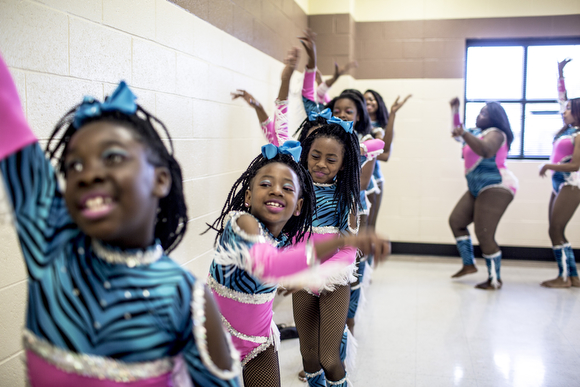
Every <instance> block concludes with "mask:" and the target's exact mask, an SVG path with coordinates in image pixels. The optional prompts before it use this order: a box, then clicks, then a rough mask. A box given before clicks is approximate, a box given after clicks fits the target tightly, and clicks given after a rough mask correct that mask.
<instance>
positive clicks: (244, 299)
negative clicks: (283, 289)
mask: <svg viewBox="0 0 580 387" xmlns="http://www.w3.org/2000/svg"><path fill="white" fill-rule="evenodd" d="M207 284H208V286H209V287H210V288H211V289H212V290H213V291H214V292H216V293H217V294H219V295H220V296H222V297H225V298H229V299H230V300H235V301H238V302H241V303H242V304H254V305H260V304H265V303H267V302H269V301H272V300H273V299H274V297H275V296H276V292H271V293H262V294H248V293H242V292H238V291H235V290H233V289H230V288H228V287H226V286H224V285H222V284H220V283H218V282H217V281H216V280H215V278H213V277H212V276H208V277H207Z"/></svg>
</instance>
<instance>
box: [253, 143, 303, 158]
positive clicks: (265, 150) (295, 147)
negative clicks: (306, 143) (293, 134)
mask: <svg viewBox="0 0 580 387" xmlns="http://www.w3.org/2000/svg"><path fill="white" fill-rule="evenodd" d="M278 153H280V154H285V155H290V156H292V158H293V159H294V161H296V162H297V163H298V162H300V154H301V153H302V146H301V145H300V143H299V142H298V141H294V140H289V141H286V142H285V143H284V144H282V145H281V146H276V145H273V144H266V145H264V146H263V147H262V155H263V156H264V157H265V158H267V159H268V160H271V159H273V158H274V157H276V155H277V154H278Z"/></svg>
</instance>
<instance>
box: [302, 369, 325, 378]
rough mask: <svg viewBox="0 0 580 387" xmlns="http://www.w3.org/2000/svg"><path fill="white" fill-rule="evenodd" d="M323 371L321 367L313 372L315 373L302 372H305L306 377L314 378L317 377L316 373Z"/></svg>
mask: <svg viewBox="0 0 580 387" xmlns="http://www.w3.org/2000/svg"><path fill="white" fill-rule="evenodd" d="M323 372H324V370H323V369H322V368H321V369H320V371H318V372H315V373H313V374H309V373H308V372H304V373H305V374H306V377H307V378H315V377H317V376H318V375H320V374H322V373H323Z"/></svg>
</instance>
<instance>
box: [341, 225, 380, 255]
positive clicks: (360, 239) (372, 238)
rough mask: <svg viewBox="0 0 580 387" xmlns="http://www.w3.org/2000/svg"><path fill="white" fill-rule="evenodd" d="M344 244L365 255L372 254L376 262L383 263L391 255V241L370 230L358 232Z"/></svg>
mask: <svg viewBox="0 0 580 387" xmlns="http://www.w3.org/2000/svg"><path fill="white" fill-rule="evenodd" d="M347 238H349V239H348V240H347V241H346V243H347V244H348V245H350V246H352V247H356V248H357V249H359V250H360V251H362V252H363V254H365V255H369V254H373V255H374V256H375V258H376V259H377V260H378V261H383V260H385V258H386V257H387V256H388V255H389V254H390V253H391V241H389V240H388V239H385V238H381V237H380V236H378V235H377V234H375V232H374V231H372V230H370V229H366V230H360V231H359V233H358V234H357V235H353V236H350V237H347Z"/></svg>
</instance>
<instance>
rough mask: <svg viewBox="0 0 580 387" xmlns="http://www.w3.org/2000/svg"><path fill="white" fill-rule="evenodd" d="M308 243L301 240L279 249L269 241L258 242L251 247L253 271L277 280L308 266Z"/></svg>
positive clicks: (262, 276)
mask: <svg viewBox="0 0 580 387" xmlns="http://www.w3.org/2000/svg"><path fill="white" fill-rule="evenodd" d="M305 246H306V243H305V242H301V243H299V244H297V245H294V246H293V247H292V248H290V249H287V250H279V249H277V248H276V247H274V246H272V245H271V244H269V243H256V244H254V245H253V246H252V248H251V249H250V256H251V257H252V258H253V259H252V273H255V274H256V275H257V276H258V277H259V278H267V279H268V280H276V279H278V278H282V277H286V276H289V275H292V274H295V273H298V272H300V271H302V270H305V269H307V268H308V263H307V262H306V248H305Z"/></svg>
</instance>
